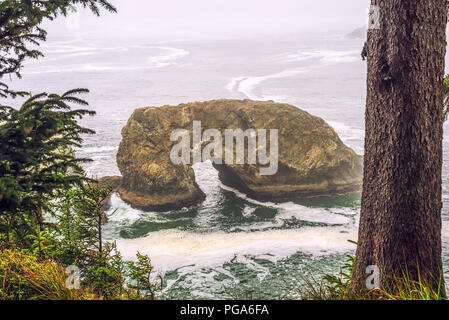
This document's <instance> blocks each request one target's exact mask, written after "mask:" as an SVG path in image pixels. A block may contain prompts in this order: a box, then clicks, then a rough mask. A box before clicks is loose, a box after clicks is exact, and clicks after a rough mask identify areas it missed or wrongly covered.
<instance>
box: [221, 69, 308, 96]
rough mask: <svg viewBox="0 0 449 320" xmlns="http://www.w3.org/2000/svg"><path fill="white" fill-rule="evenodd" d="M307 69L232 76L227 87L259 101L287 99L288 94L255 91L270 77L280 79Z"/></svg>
mask: <svg viewBox="0 0 449 320" xmlns="http://www.w3.org/2000/svg"><path fill="white" fill-rule="evenodd" d="M304 72H306V70H304V69H294V70H285V71H282V72H278V73H275V74H271V75H267V76H258V77H257V76H254V77H252V76H249V77H237V78H232V79H231V80H230V81H229V83H228V84H227V85H226V89H227V90H229V91H237V92H239V93H242V94H244V95H245V96H247V97H248V98H249V99H252V100H259V101H269V100H273V101H278V102H282V101H287V100H288V99H289V97H287V96H268V95H256V94H255V93H254V89H255V88H256V87H257V86H258V85H259V84H260V83H262V82H264V81H267V80H269V79H278V78H287V77H293V76H295V75H298V74H300V73H304Z"/></svg>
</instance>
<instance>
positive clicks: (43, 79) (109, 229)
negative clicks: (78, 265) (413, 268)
mask: <svg viewBox="0 0 449 320" xmlns="http://www.w3.org/2000/svg"><path fill="white" fill-rule="evenodd" d="M111 43H113V44H111ZM362 46H363V40H360V39H349V38H347V37H346V36H345V35H343V34H335V35H329V34H327V35H314V36H311V35H304V34H289V35H285V36H278V37H275V38H274V37H273V38H262V37H252V38H245V37H241V38H230V37H228V38H222V39H214V40H211V39H207V40H201V39H189V38H173V39H163V40H160V39H137V40H136V39H133V40H131V39H129V40H128V39H122V40H121V41H114V42H111V41H107V40H106V39H98V38H94V37H87V36H82V37H81V36H80V37H71V38H64V39H57V38H53V39H50V41H49V42H47V43H46V44H45V45H44V46H43V47H42V50H43V52H44V53H45V55H46V57H45V58H43V59H40V60H39V61H33V62H29V63H27V64H26V66H25V67H24V69H23V79H22V80H20V81H14V82H13V85H14V87H15V88H24V89H27V90H31V91H32V92H33V93H39V92H42V91H46V92H59V93H62V92H64V91H65V90H68V89H72V88H77V87H86V88H89V89H90V90H91V93H90V94H89V95H88V96H87V97H86V98H87V99H88V101H89V102H90V104H91V106H92V108H93V109H94V110H96V111H97V116H95V117H92V118H86V119H83V121H82V123H83V124H84V125H85V126H88V127H90V128H92V129H94V130H96V132H97V134H96V135H94V136H87V137H85V142H84V145H83V148H81V149H80V150H78V151H77V152H78V153H79V155H80V156H87V157H90V158H91V159H93V160H94V162H93V163H91V164H88V165H86V171H87V172H88V174H89V175H90V176H92V177H102V176H106V175H118V174H120V173H119V171H118V169H117V165H116V161H115V156H116V153H117V150H118V145H119V143H120V140H121V134H120V131H121V128H122V127H123V126H124V125H125V124H126V121H127V119H128V118H129V116H130V115H131V113H132V112H133V110H134V109H136V108H138V107H144V106H162V105H166V104H171V105H176V104H179V103H184V102H191V101H204V100H209V99H216V98H233V99H245V98H249V99H254V100H274V101H277V102H285V103H290V104H293V105H295V106H297V107H299V108H302V109H304V110H306V111H308V112H310V113H311V114H314V115H317V116H320V117H322V118H324V119H325V120H326V121H327V122H328V123H329V124H330V125H331V126H332V127H333V128H334V129H335V130H336V131H337V132H338V134H339V135H340V137H341V138H342V140H343V141H344V142H345V143H346V144H347V145H348V146H350V147H351V148H353V149H354V150H355V151H356V152H357V153H359V154H363V143H364V105H365V76H366V65H365V62H363V61H362V60H361V58H360V51H361V48H362ZM448 129H449V128H448V127H447V125H446V126H445V141H444V146H445V153H444V173H443V177H444V178H443V182H444V185H443V190H444V194H443V201H444V210H443V220H444V223H443V242H444V248H443V249H444V263H445V267H447V266H449V236H448V232H447V227H448V222H449V206H448V204H449V181H448V169H449V167H448V166H449V159H448V156H449V155H448V153H447V150H448V147H449V145H448V144H449V137H448V134H449V133H448V132H449V131H448ZM194 169H195V174H196V178H197V181H198V183H199V185H200V187H201V189H202V190H203V191H204V192H205V193H206V200H205V201H204V202H203V203H201V204H199V205H198V206H196V207H192V208H184V209H182V210H177V211H171V212H165V213H157V212H143V211H140V210H136V209H133V208H131V207H130V206H129V205H127V204H126V203H124V202H123V201H121V200H120V198H119V197H118V196H117V195H114V196H113V197H112V200H111V201H112V208H111V209H110V210H109V211H108V212H107V214H108V216H109V219H110V222H109V223H108V224H107V225H106V226H105V237H106V238H107V240H111V241H116V242H117V245H118V248H119V250H120V252H121V253H122V255H123V257H124V258H125V259H126V260H131V259H133V258H134V257H135V253H136V252H137V251H139V252H140V253H146V254H148V255H149V256H150V258H151V259H152V263H153V264H154V266H155V267H156V269H157V271H158V272H159V273H160V274H162V275H164V276H165V285H164V289H163V292H162V296H163V297H165V298H172V299H177V298H188V299H205V298H206V299H219V298H273V299H276V298H282V297H295V296H296V295H297V290H296V288H299V287H301V285H303V283H304V280H303V279H304V277H308V278H310V277H314V278H315V279H317V280H318V279H320V277H321V276H322V275H324V274H325V273H336V272H338V271H339V266H340V265H341V264H342V263H343V261H344V259H345V256H346V255H347V254H354V252H355V245H354V244H352V243H350V242H348V240H353V241H356V240H357V226H358V219H359V209H360V194H358V193H354V194H347V195H338V196H328V197H313V198H298V199H292V200H290V201H288V202H279V203H274V202H261V201H256V200H253V199H251V198H249V197H247V196H246V195H244V194H242V193H240V192H238V191H236V190H233V189H231V188H229V187H225V186H223V185H222V184H221V183H220V181H219V180H218V174H217V172H216V170H215V169H214V168H213V167H212V165H211V164H210V163H209V162H205V163H201V164H197V165H195V167H194ZM445 270H447V268H446V269H445Z"/></svg>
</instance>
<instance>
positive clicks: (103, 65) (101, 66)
mask: <svg viewBox="0 0 449 320" xmlns="http://www.w3.org/2000/svg"><path fill="white" fill-rule="evenodd" d="M137 48H140V50H142V49H156V50H159V51H162V52H163V53H162V54H156V55H154V56H150V57H148V58H146V59H144V60H142V61H140V62H139V61H137V62H136V61H133V62H132V63H131V64H128V63H126V64H116V63H107V62H97V63H84V62H81V63H79V64H75V65H68V66H67V67H65V68H61V67H60V66H57V67H50V66H48V65H45V62H47V61H51V59H50V60H43V62H44V64H42V63H41V64H39V66H36V67H33V65H30V68H28V69H26V70H25V71H24V74H44V73H68V72H95V71H98V72H106V71H134V70H141V69H160V68H164V67H167V66H171V65H175V64H176V62H177V61H178V60H180V59H182V58H184V57H186V56H187V55H189V54H190V52H189V51H187V50H184V49H180V48H173V47H155V46H146V47H143V46H130V47H117V48H83V47H69V48H65V49H62V50H61V49H56V50H53V51H50V52H53V53H58V52H59V53H61V54H67V53H70V52H73V53H72V55H73V54H78V55H86V54H94V53H95V54H96V53H103V54H105V50H106V51H112V52H114V53H120V52H126V54H132V51H133V50H136V49H137ZM45 53H47V52H46V51H44V54H45ZM62 58H64V55H63V56H60V57H56V58H52V59H57V60H58V59H62ZM69 58H73V56H69Z"/></svg>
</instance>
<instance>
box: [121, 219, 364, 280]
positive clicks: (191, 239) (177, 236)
mask: <svg viewBox="0 0 449 320" xmlns="http://www.w3.org/2000/svg"><path fill="white" fill-rule="evenodd" d="M356 237H357V233H356V229H347V228H344V227H304V228H300V229H290V230H269V231H262V232H249V233H244V232H241V233H224V232H223V233H222V232H217V233H209V234H200V233H193V232H187V231H180V230H174V229H170V230H163V231H157V232H152V233H150V234H149V235H148V236H146V237H143V238H139V239H118V240H116V241H117V247H118V249H119V251H120V252H121V254H122V255H123V258H124V259H125V260H129V261H130V260H135V254H136V253H137V252H140V253H141V254H148V255H149V256H150V258H151V261H152V263H153V265H154V266H155V268H156V269H157V270H158V271H159V272H165V271H168V270H174V269H179V268H183V267H188V268H190V269H192V270H194V269H196V270H198V268H204V267H214V266H222V265H223V264H224V263H226V262H229V261H231V260H233V259H235V258H237V259H239V261H240V262H242V263H246V264H247V263H248V261H247V260H245V258H244V256H245V255H250V256H259V255H260V256H266V255H267V254H269V255H270V257H271V258H270V260H271V261H278V260H281V259H284V258H287V257H289V256H291V255H292V254H295V253H297V252H304V253H307V254H312V255H314V256H322V255H328V254H333V253H344V252H347V251H349V250H352V249H354V248H353V247H354V245H353V244H351V243H349V242H348V241H347V240H356ZM252 267H253V268H256V269H258V271H260V273H261V274H264V271H265V270H262V269H260V266H255V265H253V264H252ZM187 271H188V270H187ZM183 272H186V270H184V271H183Z"/></svg>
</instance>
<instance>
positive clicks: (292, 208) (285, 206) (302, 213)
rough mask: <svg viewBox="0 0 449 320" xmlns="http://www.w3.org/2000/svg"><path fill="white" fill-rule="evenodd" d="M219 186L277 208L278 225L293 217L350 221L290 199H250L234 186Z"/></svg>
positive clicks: (343, 222)
mask: <svg viewBox="0 0 449 320" xmlns="http://www.w3.org/2000/svg"><path fill="white" fill-rule="evenodd" d="M221 188H223V189H224V190H227V191H230V192H233V193H235V195H237V196H238V197H240V198H243V199H245V200H246V201H248V202H250V203H253V204H255V205H258V206H264V207H269V208H274V209H278V210H279V213H278V214H277V215H276V217H275V218H276V221H277V225H278V226H281V225H282V224H283V221H285V220H291V219H293V218H296V219H298V220H301V221H306V222H315V223H326V224H348V223H349V222H350V221H351V220H350V219H349V218H348V217H346V216H344V215H339V214H335V213H331V212H329V211H327V210H325V209H320V208H309V207H305V206H302V205H299V204H296V203H293V202H291V201H289V202H284V203H274V202H262V201H257V200H254V199H251V198H250V197H248V196H247V195H246V194H244V193H242V192H240V191H238V190H236V189H234V188H231V187H228V186H225V185H222V186H221ZM270 223H271V222H265V223H263V224H262V225H261V226H264V225H266V227H268V226H269V225H270ZM253 227H254V226H253ZM239 228H240V227H239Z"/></svg>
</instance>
